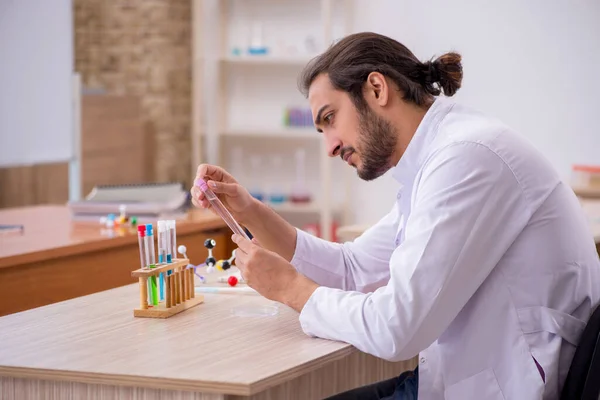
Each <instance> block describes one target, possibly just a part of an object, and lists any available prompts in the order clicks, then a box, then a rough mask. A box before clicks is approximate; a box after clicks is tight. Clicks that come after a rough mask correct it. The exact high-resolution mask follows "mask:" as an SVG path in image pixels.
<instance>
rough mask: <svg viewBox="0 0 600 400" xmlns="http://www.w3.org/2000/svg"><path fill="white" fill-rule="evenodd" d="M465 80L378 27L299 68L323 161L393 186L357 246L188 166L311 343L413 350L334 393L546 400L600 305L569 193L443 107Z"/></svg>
mask: <svg viewBox="0 0 600 400" xmlns="http://www.w3.org/2000/svg"><path fill="white" fill-rule="evenodd" d="M492 78H493V77H490V79H492ZM461 80H462V68H461V58H460V56H459V55H458V54H456V53H449V54H445V55H443V56H441V57H439V58H438V59H436V60H434V61H428V62H425V63H422V62H420V61H419V60H418V59H417V58H416V57H415V56H414V55H413V54H412V53H411V52H410V51H409V50H408V49H407V48H406V47H404V46H403V45H402V44H400V43H398V42H397V41H395V40H393V39H390V38H388V37H384V36H381V35H377V34H373V33H360V34H355V35H351V36H349V37H346V38H345V39H343V40H341V41H340V42H338V43H337V44H335V45H334V46H332V47H331V48H330V49H329V50H327V52H325V53H324V54H322V55H320V56H319V57H318V58H316V59H315V60H313V62H311V63H310V64H309V65H308V66H307V67H306V70H305V71H304V73H303V75H302V78H301V86H302V89H303V90H304V91H305V93H306V94H307V96H308V100H309V103H310V107H311V109H312V113H313V117H314V119H315V126H316V127H317V130H318V131H319V132H321V133H322V135H323V140H325V141H326V142H327V147H328V149H329V154H330V156H332V157H336V156H339V157H340V158H341V159H342V160H343V161H344V162H346V163H348V164H349V165H350V166H352V167H354V168H356V171H357V174H358V176H359V177H360V178H361V179H365V180H371V179H375V178H377V177H379V176H381V175H382V174H384V173H385V172H386V171H390V170H391V174H392V176H393V177H394V178H395V179H396V180H397V181H398V182H399V183H400V190H399V191H398V195H397V198H396V201H395V204H394V205H393V207H392V210H391V211H390V213H389V214H388V215H386V216H385V217H384V218H383V219H382V220H381V221H379V223H377V224H376V225H375V226H373V227H372V228H370V229H369V230H367V231H366V232H365V233H364V234H363V235H362V236H361V237H359V238H358V239H356V240H355V241H354V242H351V243H345V244H337V243H329V242H326V241H324V240H321V239H318V238H315V237H312V236H310V235H308V234H306V233H304V232H302V231H299V230H297V229H295V228H293V227H292V226H290V225H289V224H288V223H286V222H285V221H284V220H283V219H282V218H280V217H279V216H278V215H277V214H276V213H275V212H273V211H272V210H270V209H269V208H268V207H267V206H266V205H264V204H262V203H260V202H258V201H256V200H254V199H253V198H252V197H251V196H250V195H249V194H248V192H247V191H246V190H245V189H244V188H242V187H241V186H240V185H238V184H237V182H236V181H235V179H234V178H233V177H232V176H230V175H229V174H227V173H226V172H225V171H224V170H222V169H221V168H219V167H215V166H210V165H201V166H200V167H199V168H198V178H203V179H207V180H209V181H210V182H209V185H211V186H212V187H213V189H214V190H215V191H216V192H217V193H219V195H220V196H221V198H222V200H223V201H224V202H225V204H226V206H227V207H228V208H229V209H230V210H231V211H232V213H233V214H234V217H235V218H237V219H238V220H239V221H240V222H241V223H242V224H243V225H245V226H246V227H247V228H248V229H249V230H250V232H251V233H252V234H253V236H254V237H255V239H257V240H253V242H249V241H247V240H245V239H242V238H240V237H238V236H235V237H234V241H235V242H236V243H237V245H238V246H239V250H238V251H237V260H236V263H237V265H238V266H239V268H240V270H241V271H242V273H243V275H244V277H245V279H246V280H247V281H248V284H249V285H250V286H251V287H253V288H255V289H256V290H257V291H258V292H259V293H261V294H262V295H263V296H265V297H267V298H269V299H272V300H276V301H279V302H282V303H285V304H287V305H289V306H290V307H292V308H294V309H295V310H297V311H298V312H300V321H301V325H302V328H303V329H304V331H305V332H306V333H307V334H308V335H313V336H317V337H321V338H327V339H334V340H340V341H344V342H347V343H350V344H352V345H354V346H355V347H357V348H358V349H359V350H362V351H364V352H366V353H370V354H373V355H375V356H377V357H381V358H384V359H387V360H405V359H410V358H412V357H414V356H416V355H419V367H418V372H417V371H414V372H410V373H408V374H403V375H402V376H401V377H399V378H397V379H395V380H392V381H387V382H381V383H380V384H379V385H375V386H371V387H368V388H362V389H359V390H358V391H354V392H351V393H344V394H342V395H339V396H338V397H336V398H339V399H344V398H346V399H350V398H364V399H382V398H385V399H414V398H416V397H417V393H418V398H419V399H423V400H437V399H447V400H456V399H460V400H463V399H506V400H509V399H514V400H529V399H531V400H533V399H556V398H558V396H559V393H560V391H561V387H562V384H563V382H564V379H565V377H566V374H567V371H568V369H569V366H570V361H571V359H572V356H573V353H574V350H575V346H576V345H577V342H578V338H579V334H580V333H581V332H582V330H583V328H584V326H585V324H586V322H587V320H588V318H589V316H590V314H591V312H592V310H593V308H594V307H595V306H596V305H597V304H598V302H599V300H600V261H599V259H598V255H597V253H596V249H595V246H594V243H593V239H592V237H591V235H590V233H589V230H588V226H587V223H586V221H585V218H584V216H583V215H582V210H581V207H580V205H579V204H578V201H577V199H576V197H575V196H574V194H573V192H572V191H571V189H570V188H569V186H567V185H566V184H564V183H563V182H561V180H560V179H559V177H558V175H557V174H556V172H555V171H554V170H553V168H552V167H551V165H550V164H549V163H548V162H547V161H546V160H545V159H544V158H543V157H542V156H541V155H540V154H539V153H538V152H537V151H536V150H535V149H534V148H533V147H532V146H531V145H529V144H528V143H527V142H525V141H524V140H523V139H522V138H521V137H520V136H518V135H517V134H515V133H513V132H512V131H511V130H510V129H509V128H507V127H506V126H504V125H502V124H501V123H500V122H498V121H495V120H493V119H491V118H488V117H486V116H484V115H481V114H479V113H477V112H475V111H472V110H470V109H468V108H465V107H462V106H460V105H458V104H455V103H453V102H451V101H450V100H449V99H447V98H442V97H438V96H439V95H440V94H441V93H442V92H443V94H445V95H446V96H452V95H453V94H454V93H455V92H456V91H457V90H458V89H459V88H460V85H461ZM192 195H193V197H194V202H195V204H196V205H197V206H199V207H204V208H206V207H208V206H209V204H208V202H207V201H206V199H205V198H204V196H203V194H202V193H201V192H200V191H199V190H198V189H197V188H193V189H192Z"/></svg>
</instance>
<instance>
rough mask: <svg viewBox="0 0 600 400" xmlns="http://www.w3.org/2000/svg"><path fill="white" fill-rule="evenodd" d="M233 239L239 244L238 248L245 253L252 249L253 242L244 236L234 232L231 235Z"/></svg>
mask: <svg viewBox="0 0 600 400" xmlns="http://www.w3.org/2000/svg"><path fill="white" fill-rule="evenodd" d="M231 240H232V241H233V243H235V244H237V245H238V248H239V249H240V250H242V251H243V252H244V253H248V252H249V251H250V249H252V246H253V244H252V242H251V241H249V240H248V239H246V238H244V237H242V236H241V235H238V234H237V233H234V234H233V236H231ZM236 254H237V253H236Z"/></svg>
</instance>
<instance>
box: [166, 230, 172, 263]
mask: <svg viewBox="0 0 600 400" xmlns="http://www.w3.org/2000/svg"><path fill="white" fill-rule="evenodd" d="M165 230H166V232H165V251H166V253H167V263H172V262H173V254H172V253H171V250H172V247H171V224H170V221H165Z"/></svg>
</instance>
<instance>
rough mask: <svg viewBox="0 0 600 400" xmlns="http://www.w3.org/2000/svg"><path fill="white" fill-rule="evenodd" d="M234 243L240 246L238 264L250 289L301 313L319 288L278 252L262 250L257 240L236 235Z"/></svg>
mask: <svg viewBox="0 0 600 400" xmlns="http://www.w3.org/2000/svg"><path fill="white" fill-rule="evenodd" d="M232 240H233V242H234V243H236V244H237V245H238V249H237V250H236V251H235V265H236V266H237V267H238V268H239V269H240V272H241V273H242V276H243V277H244V280H245V281H246V283H247V284H248V286H250V287H251V288H253V289H254V290H256V291H257V292H258V293H260V294H261V295H262V296H264V297H266V298H267V299H269V300H274V301H278V302H280V303H283V304H286V305H288V306H289V307H291V308H293V309H294V310H296V311H298V312H300V311H302V308H303V307H304V305H305V304H306V302H307V301H308V299H309V298H310V296H311V295H312V294H313V292H314V291H315V290H316V289H317V288H318V287H319V285H317V284H316V283H315V282H313V281H311V280H310V279H308V278H306V277H305V276H303V275H301V274H300V273H299V272H298V271H296V269H295V268H294V266H293V265H292V264H290V263H289V262H288V261H286V260H285V259H284V258H283V257H281V256H279V255H278V254H277V253H274V252H272V251H269V250H267V249H264V248H262V247H261V246H260V245H259V244H258V242H257V241H256V240H254V239H253V240H252V241H249V240H247V239H245V238H243V237H241V236H240V235H233V236H232Z"/></svg>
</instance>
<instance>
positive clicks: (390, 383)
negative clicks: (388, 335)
mask: <svg viewBox="0 0 600 400" xmlns="http://www.w3.org/2000/svg"><path fill="white" fill-rule="evenodd" d="M418 382H419V371H418V368H417V369H415V370H414V371H406V372H403V373H402V374H400V376H397V377H395V378H392V379H388V380H385V381H381V382H376V383H373V384H371V385H367V386H363V387H359V388H356V389H352V390H349V391H347V392H343V393H340V394H336V395H334V396H331V397H328V398H327V399H326V400H416V398H417V392H418Z"/></svg>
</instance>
